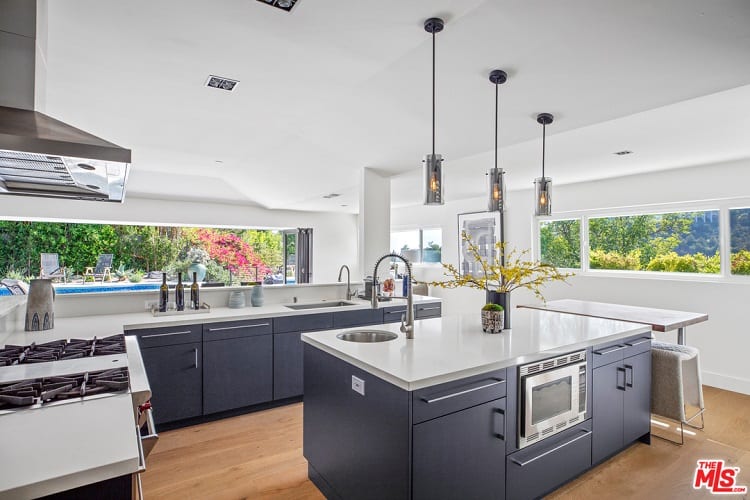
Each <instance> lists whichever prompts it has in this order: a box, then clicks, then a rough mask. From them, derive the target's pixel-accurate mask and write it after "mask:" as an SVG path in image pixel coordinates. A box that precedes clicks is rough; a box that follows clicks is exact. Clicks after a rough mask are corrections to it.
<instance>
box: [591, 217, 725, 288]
mask: <svg viewBox="0 0 750 500" xmlns="http://www.w3.org/2000/svg"><path fill="white" fill-rule="evenodd" d="M588 230H589V268H591V269H614V270H633V271H655V272H676V273H701V274H718V273H720V272H721V265H720V257H719V211H718V210H709V211H702V212H674V213H666V214H642V215H628V216H619V217H592V218H589V220H588Z"/></svg>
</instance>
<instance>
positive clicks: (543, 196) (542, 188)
mask: <svg viewBox="0 0 750 500" xmlns="http://www.w3.org/2000/svg"><path fill="white" fill-rule="evenodd" d="M550 186H552V179H551V178H550V177H537V178H536V179H534V199H535V205H536V208H535V210H534V213H535V214H536V215H552V199H551V198H550Z"/></svg>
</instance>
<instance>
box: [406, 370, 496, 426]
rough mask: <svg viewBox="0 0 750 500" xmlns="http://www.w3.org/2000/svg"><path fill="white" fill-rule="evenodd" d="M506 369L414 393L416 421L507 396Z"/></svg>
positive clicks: (414, 416)
mask: <svg viewBox="0 0 750 500" xmlns="http://www.w3.org/2000/svg"><path fill="white" fill-rule="evenodd" d="M505 392H506V383H505V369H502V370H495V371H493V372H490V373H484V374H482V375H476V376H473V377H468V378H464V379H461V380H454V381H452V382H448V383H445V384H440V385H436V386H433V387H426V388H424V389H419V390H416V391H414V392H413V393H412V412H413V417H412V418H413V422H414V423H415V424H418V423H419V422H424V421H426V420H430V419H433V418H437V417H440V416H442V415H447V414H449V413H453V412H455V411H459V410H463V409H465V408H469V407H471V406H475V405H478V404H482V403H486V402H488V401H493V400H495V399H499V398H502V397H505Z"/></svg>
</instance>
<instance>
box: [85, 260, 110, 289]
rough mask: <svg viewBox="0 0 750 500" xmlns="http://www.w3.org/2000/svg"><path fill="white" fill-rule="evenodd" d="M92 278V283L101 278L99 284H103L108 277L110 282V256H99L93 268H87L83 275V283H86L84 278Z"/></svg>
mask: <svg viewBox="0 0 750 500" xmlns="http://www.w3.org/2000/svg"><path fill="white" fill-rule="evenodd" d="M87 276H93V277H94V281H96V280H97V279H98V278H101V282H102V283H104V279H105V278H106V277H107V276H109V279H110V281H111V280H112V254H111V253H103V254H99V258H98V259H96V266H95V267H87V268H86V272H85V273H83V282H84V283H86V277H87Z"/></svg>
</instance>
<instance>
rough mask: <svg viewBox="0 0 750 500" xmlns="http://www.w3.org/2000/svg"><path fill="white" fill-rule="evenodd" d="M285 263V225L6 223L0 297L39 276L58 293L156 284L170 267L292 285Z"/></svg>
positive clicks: (202, 277) (202, 275) (1, 237)
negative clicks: (258, 227) (264, 227)
mask: <svg viewBox="0 0 750 500" xmlns="http://www.w3.org/2000/svg"><path fill="white" fill-rule="evenodd" d="M286 246H287V253H288V250H289V248H290V247H291V248H292V249H293V248H294V247H295V245H294V244H291V245H290V243H289V242H287V245H286ZM287 257H288V255H287ZM289 260H290V259H289V258H287V259H286V261H287V267H288V263H289V262H288V261H289ZM292 260H293V259H292ZM284 264H285V251H284V243H283V237H282V231H279V230H255V229H227V228H211V227H172V226H138V225H111V224H82V223H81V224H79V223H54V222H34V221H0V282H1V283H3V285H5V286H3V285H0V295H8V294H10V293H15V290H21V289H23V284H24V283H26V284H28V282H29V280H30V279H33V278H37V277H45V278H51V279H53V280H54V281H55V283H56V284H55V287H56V290H57V292H58V293H91V292H114V291H132V290H140V289H144V290H148V289H154V288H158V286H159V284H160V283H161V275H162V273H163V272H166V273H167V275H168V279H169V281H170V282H173V281H175V280H176V279H177V276H178V273H182V276H183V280H185V281H191V280H192V273H193V272H196V275H197V277H198V280H199V281H201V282H205V283H207V284H208V283H210V284H214V285H232V284H233V285H240V284H243V283H245V284H247V283H249V282H255V281H262V282H264V283H267V284H279V283H293V282H294V281H295V277H294V273H292V274H291V275H289V274H288V273H285V272H284ZM19 282H20V285H19ZM9 285H17V286H14V287H13V288H12V289H11V286H9ZM19 287H20V288H19Z"/></svg>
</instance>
